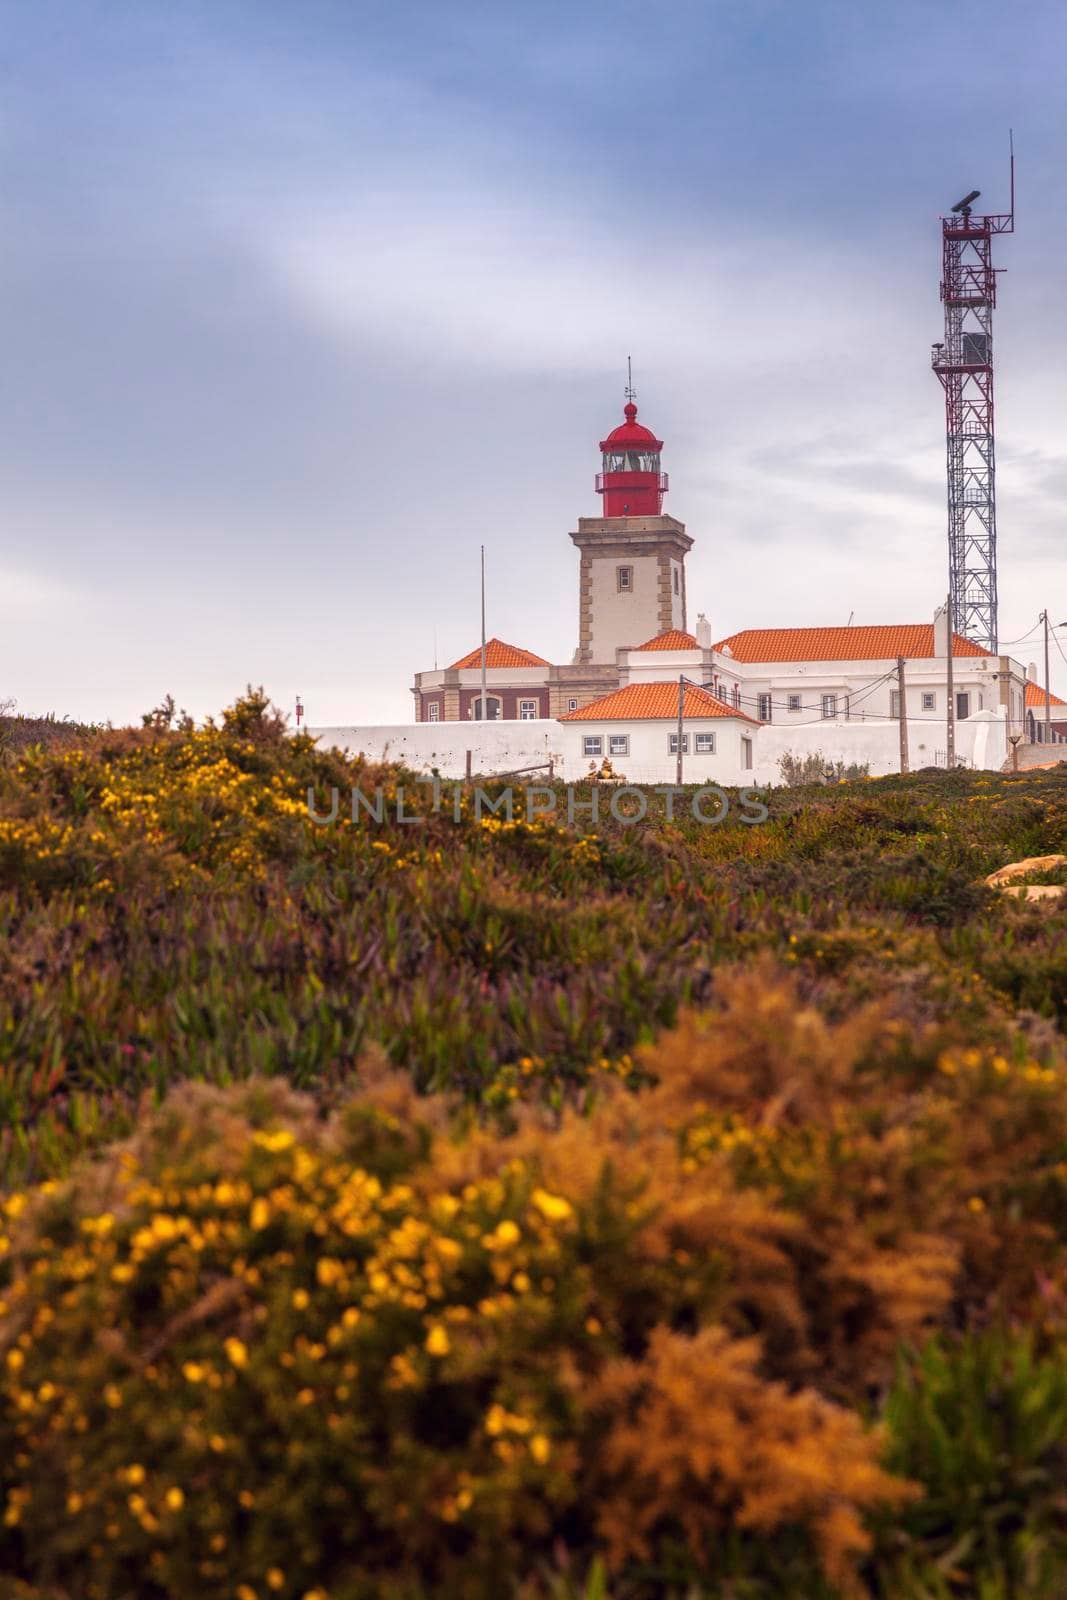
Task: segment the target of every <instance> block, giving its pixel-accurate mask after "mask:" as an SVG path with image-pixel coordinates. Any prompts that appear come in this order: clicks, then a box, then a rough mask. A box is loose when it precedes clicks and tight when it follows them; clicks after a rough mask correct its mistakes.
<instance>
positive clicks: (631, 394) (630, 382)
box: [626, 356, 637, 400]
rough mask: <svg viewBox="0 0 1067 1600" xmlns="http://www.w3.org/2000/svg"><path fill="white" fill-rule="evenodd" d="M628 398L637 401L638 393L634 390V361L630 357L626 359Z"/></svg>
mask: <svg viewBox="0 0 1067 1600" xmlns="http://www.w3.org/2000/svg"><path fill="white" fill-rule="evenodd" d="M626 398H627V400H636V399H637V391H636V390H635V389H634V373H633V361H632V358H631V357H630V356H627V357H626Z"/></svg>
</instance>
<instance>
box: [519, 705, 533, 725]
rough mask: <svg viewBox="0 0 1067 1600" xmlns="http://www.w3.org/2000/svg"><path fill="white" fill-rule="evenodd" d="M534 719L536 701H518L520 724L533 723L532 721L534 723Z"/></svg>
mask: <svg viewBox="0 0 1067 1600" xmlns="http://www.w3.org/2000/svg"><path fill="white" fill-rule="evenodd" d="M536 719H537V701H536V700H520V701H519V721H520V722H534V721H536Z"/></svg>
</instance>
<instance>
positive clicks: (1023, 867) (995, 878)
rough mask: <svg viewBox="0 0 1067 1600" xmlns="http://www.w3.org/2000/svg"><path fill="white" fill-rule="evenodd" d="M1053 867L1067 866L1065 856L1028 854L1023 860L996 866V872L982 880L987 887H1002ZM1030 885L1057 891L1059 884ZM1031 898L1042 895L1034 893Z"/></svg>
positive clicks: (1039, 897) (1037, 897)
mask: <svg viewBox="0 0 1067 1600" xmlns="http://www.w3.org/2000/svg"><path fill="white" fill-rule="evenodd" d="M1053 867H1067V856H1028V857H1027V858H1026V860H1025V861H1012V862H1011V863H1010V864H1009V865H1008V866H1006V867H998V868H997V870H996V872H991V873H990V874H989V877H988V878H984V879H983V880H982V881H983V883H985V885H986V886H987V888H990V889H1002V888H1003V887H1004V885H1005V884H1007V883H1011V882H1012V880H1013V879H1015V878H1028V877H1029V876H1030V874H1031V872H1049V871H1051V870H1052V868H1053ZM1030 887H1032V888H1039V889H1041V890H1042V891H1045V890H1046V889H1055V890H1056V891H1057V893H1058V892H1059V889H1060V887H1061V886H1060V885H1057V884H1032V885H1031V886H1030ZM1032 898H1034V899H1041V898H1042V896H1041V895H1036V896H1033V897H1032Z"/></svg>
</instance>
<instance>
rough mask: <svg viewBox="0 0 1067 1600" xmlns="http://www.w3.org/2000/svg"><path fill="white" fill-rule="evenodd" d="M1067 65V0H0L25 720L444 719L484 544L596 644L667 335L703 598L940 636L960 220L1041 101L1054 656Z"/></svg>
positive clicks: (1041, 355)
mask: <svg viewBox="0 0 1067 1600" xmlns="http://www.w3.org/2000/svg"><path fill="white" fill-rule="evenodd" d="M1065 60H1067V12H1065V11H1064V9H1063V7H1062V4H1061V3H1060V0H1019V3H1018V4H1016V5H1015V6H1013V7H1005V6H1003V5H1002V4H996V5H994V4H992V3H991V0H967V3H960V0H939V4H938V5H936V6H931V5H930V4H929V0H916V3H912V0H892V3H890V4H889V5H885V4H877V5H876V4H874V3H873V0H660V3H658V4H656V3H650V0H642V3H636V0H583V3H582V4H581V5H579V6H575V5H574V4H573V0H567V3H562V0H536V3H534V0H451V3H450V4H447V5H446V4H442V3H440V0H389V3H388V4H386V5H383V4H380V3H379V4H373V5H372V4H365V3H363V0H299V3H297V0H0V701H3V700H5V699H7V700H10V699H13V700H15V702H16V705H17V709H18V710H20V711H22V712H25V713H28V714H41V713H47V712H54V713H55V714H56V715H57V716H60V717H62V716H71V717H75V718H78V719H88V720H95V721H105V720H111V721H113V722H115V723H120V722H127V721H133V722H137V721H139V719H140V715H141V713H142V712H144V711H147V710H148V709H149V708H151V707H152V706H155V705H156V704H158V703H159V702H160V700H161V699H162V698H163V697H164V696H165V695H166V694H168V693H169V694H172V695H173V696H174V698H175V700H176V701H177V703H178V704H179V706H182V707H185V708H187V709H188V710H189V711H190V712H191V713H192V714H193V715H194V716H196V717H198V718H199V717H202V716H204V715H206V714H209V713H217V712H218V711H219V710H221V708H222V707H223V706H225V705H227V704H229V703H230V702H232V701H233V699H234V698H235V697H236V695H237V694H239V693H240V692H241V691H242V690H243V688H244V686H245V685H246V684H247V683H249V682H251V683H253V684H260V683H262V684H263V685H264V686H265V687H266V689H267V690H268V692H269V693H270V694H271V696H272V697H273V698H274V700H275V701H276V702H277V703H278V704H279V705H280V706H282V707H283V709H286V710H291V708H292V706H293V704H294V700H295V697H296V695H300V696H301V698H302V700H303V703H304V706H305V708H306V712H307V717H308V720H309V722H310V723H311V724H313V725H315V724H317V725H320V726H324V725H337V724H359V723H374V722H396V721H406V720H410V718H411V716H412V714H413V713H412V698H411V684H412V681H413V675H414V673H415V672H416V671H420V670H425V669H429V668H432V667H433V666H434V664H435V661H436V662H437V663H438V664H440V665H442V666H445V665H448V664H449V663H450V662H451V661H453V660H454V659H456V658H457V657H458V656H460V655H462V654H464V653H465V652H466V651H468V650H470V649H472V648H473V647H474V646H475V645H476V644H477V643H478V639H479V629H480V621H479V589H478V570H479V548H480V546H481V545H483V544H484V545H485V549H486V569H487V624H488V632H489V633H490V634H495V635H497V636H498V637H500V638H503V639H505V640H507V641H508V642H510V643H514V644H518V645H521V646H524V647H526V648H527V649H531V650H534V651H536V652H537V653H538V654H539V655H542V656H545V657H547V658H548V659H550V660H553V661H560V662H566V661H569V660H570V659H571V657H572V655H573V652H574V649H575V646H576V643H577V611H578V596H577V552H576V551H575V549H574V547H573V545H572V544H571V542H570V540H569V538H568V534H569V531H570V530H571V529H572V528H574V527H575V526H576V521H575V519H576V518H577V517H579V516H596V515H598V514H599V511H600V504H599V500H598V497H597V496H596V494H595V493H594V489H593V477H594V474H595V472H596V471H597V469H598V467H599V457H598V452H597V443H598V441H599V440H600V439H601V438H603V437H604V435H605V434H606V433H607V432H608V431H609V430H610V428H611V427H613V426H614V425H615V424H616V423H617V422H618V421H621V408H622V405H623V403H624V398H625V397H624V393H623V390H624V385H625V382H626V358H627V356H628V355H630V356H632V358H633V366H634V384H635V388H636V390H637V400H638V405H639V407H640V416H641V420H642V421H643V422H646V423H647V424H648V425H649V426H650V427H652V428H653V429H654V431H655V432H656V433H657V434H658V436H659V437H660V438H662V439H664V440H665V448H664V453H663V466H664V468H665V469H666V470H667V471H668V472H669V474H670V483H671V488H670V493H669V495H668V496H667V500H666V503H665V507H664V509H665V510H666V511H669V512H670V513H671V514H672V515H673V516H675V517H678V518H680V519H681V520H682V521H684V522H685V523H686V525H687V528H688V531H689V533H690V534H692V535H693V537H694V539H695V544H694V547H693V550H692V552H691V554H690V556H689V558H688V568H689V577H688V594H689V603H690V607H691V612H692V615H691V617H690V625H692V623H693V622H694V621H695V615H696V613H697V612H698V611H704V612H705V613H706V614H707V617H708V619H709V621H710V623H711V626H712V629H713V632H714V634H715V636H716V637H719V636H722V635H724V634H727V633H729V632H733V631H734V630H736V629H739V628H743V627H758V626H773V625H777V624H783V625H784V624H796V625H801V624H812V625H827V624H837V623H844V622H847V621H848V620H849V617H850V615H851V616H852V617H853V620H854V621H856V622H857V623H874V622H894V621H919V620H925V619H926V618H928V617H931V616H932V614H933V611H934V609H935V607H936V606H937V605H938V604H939V603H940V602H941V601H942V600H943V598H944V593H945V590H946V587H947V574H946V566H947V553H946V551H947V542H946V532H945V472H944V409H943V399H942V394H941V389H940V386H939V384H938V382H937V380H936V378H935V377H934V375H933V374H932V372H931V370H930V365H929V361H930V345H931V344H932V343H933V342H934V341H935V340H936V339H938V338H939V337H940V336H941V327H942V308H941V306H940V303H939V297H938V283H939V278H940V229H939V222H938V217H939V215H940V213H941V212H943V211H944V210H946V209H947V208H948V207H950V206H951V205H952V204H953V202H954V201H955V200H957V199H958V198H959V196H960V195H961V194H963V193H965V192H966V191H968V190H970V189H972V188H978V189H980V190H981V191H982V200H981V201H980V202H979V205H978V209H982V208H984V207H988V209H990V210H994V211H1001V210H1005V209H1006V208H1007V200H1008V160H1007V146H1008V129H1009V127H1012V128H1013V129H1014V134H1015V147H1016V155H1017V168H1018V174H1017V179H1018V181H1017V212H1018V224H1017V226H1018V231H1017V232H1016V233H1015V234H1014V235H1012V236H1009V237H1006V238H1003V239H1001V240H1000V241H999V242H998V244H997V261H998V264H999V265H1001V266H1002V267H1004V268H1005V269H1006V271H1005V274H1004V276H1003V277H1002V278H1001V280H1000V290H999V294H1000V300H999V305H998V310H997V320H996V328H995V348H996V363H997V426H998V524H999V545H1000V561H999V585H1000V634H1001V639H1002V641H1009V640H1016V639H1019V640H1020V643H1019V644H1018V645H1012V646H1011V651H1010V653H1011V654H1013V655H1014V656H1016V657H1017V659H1019V660H1021V661H1022V662H1024V664H1025V663H1027V662H1029V661H1031V660H1034V661H1038V662H1040V661H1041V652H1040V637H1039V633H1038V631H1037V628H1036V619H1037V617H1038V614H1039V612H1040V611H1041V610H1042V609H1044V608H1045V607H1047V608H1048V610H1049V614H1050V619H1051V620H1052V621H1053V622H1055V623H1059V622H1064V623H1067V563H1065V559H1064V551H1065V537H1064V534H1065V516H1064V512H1065V501H1067V427H1065V423H1067V316H1065V313H1064V305H1063V299H1062V295H1063V288H1062V285H1063V276H1064V275H1063V260H1064V256H1065V254H1067V203H1065V202H1067V160H1065V159H1064V158H1065V155H1067V94H1065V92H1064V61H1065ZM1059 639H1060V640H1061V642H1062V647H1063V651H1064V656H1067V627H1065V628H1064V629H1062V630H1060V633H1059ZM1004 647H1005V648H1006V646H1004ZM1052 685H1053V688H1054V689H1055V690H1056V691H1057V692H1058V693H1060V694H1062V695H1063V696H1064V697H1065V698H1067V659H1064V657H1061V655H1060V654H1059V652H1058V650H1057V648H1056V646H1055V645H1054V646H1053V669H1052Z"/></svg>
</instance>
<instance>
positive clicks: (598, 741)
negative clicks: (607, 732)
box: [582, 733, 604, 756]
mask: <svg viewBox="0 0 1067 1600" xmlns="http://www.w3.org/2000/svg"><path fill="white" fill-rule="evenodd" d="M603 754H604V739H603V736H602V735H601V734H599V733H587V734H584V735H583V737H582V755H583V756H602V755H603Z"/></svg>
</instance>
